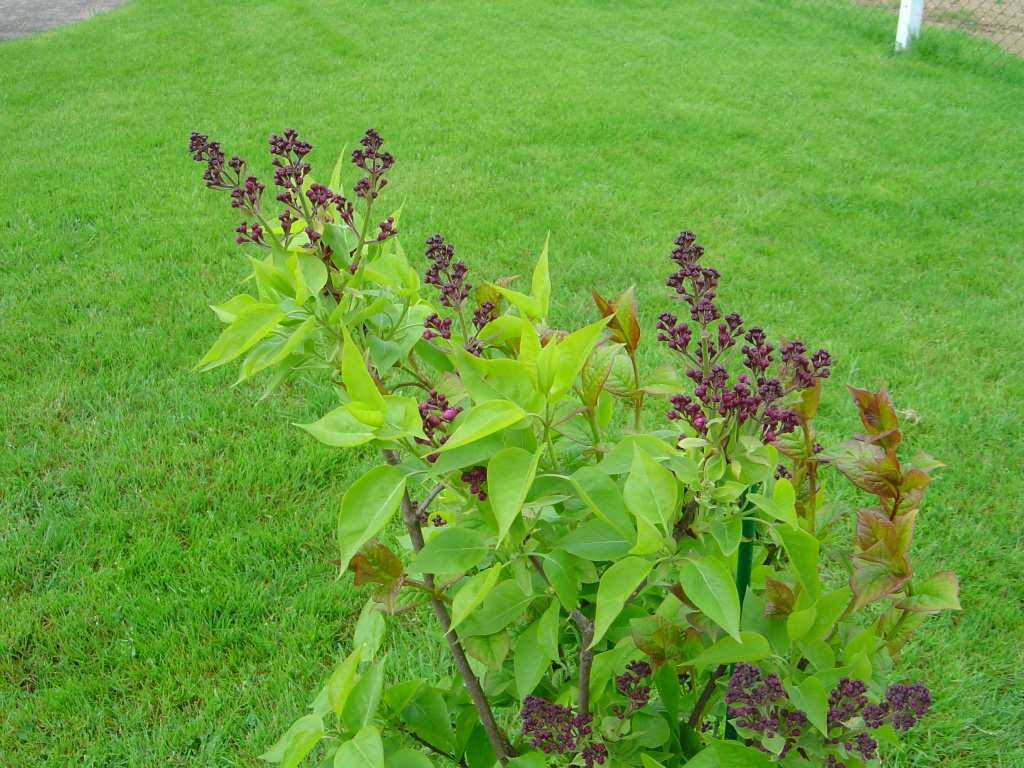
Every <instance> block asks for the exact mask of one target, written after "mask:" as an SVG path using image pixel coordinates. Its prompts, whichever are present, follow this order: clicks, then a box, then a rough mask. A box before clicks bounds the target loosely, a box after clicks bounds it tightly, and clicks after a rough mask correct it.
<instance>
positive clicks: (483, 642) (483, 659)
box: [463, 629, 509, 669]
mask: <svg viewBox="0 0 1024 768" xmlns="http://www.w3.org/2000/svg"><path fill="white" fill-rule="evenodd" d="M463 645H465V646H466V653H468V654H469V655H470V656H472V657H473V658H474V659H476V660H477V661H479V662H480V663H481V664H484V665H485V666H488V667H490V668H491V669H501V665H502V664H504V663H505V657H506V656H508V651H509V636H508V630H507V629H503V630H501V631H500V632H495V633H494V634H493V635H474V636H473V637H467V638H466V639H465V640H464V641H463Z"/></svg>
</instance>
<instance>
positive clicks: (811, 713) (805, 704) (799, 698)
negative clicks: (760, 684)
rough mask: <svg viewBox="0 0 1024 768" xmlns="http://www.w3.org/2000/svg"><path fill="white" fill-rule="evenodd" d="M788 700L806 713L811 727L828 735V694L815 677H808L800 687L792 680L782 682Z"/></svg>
mask: <svg viewBox="0 0 1024 768" xmlns="http://www.w3.org/2000/svg"><path fill="white" fill-rule="evenodd" d="M783 685H785V686H786V694H787V695H788V696H789V700H790V701H791V702H793V704H795V705H796V706H797V708H798V709H802V710H803V711H804V712H806V713H807V719H808V720H810V721H811V725H813V726H814V727H815V728H817V729H818V730H819V731H821V732H822V733H824V734H827V733H828V694H827V693H825V686H823V685H822V684H821V681H820V680H818V679H817V678H815V677H808V678H807V679H806V680H804V681H803V682H802V683H800V685H796V684H795V683H794V682H793V681H792V680H790V679H788V678H787V679H785V680H783Z"/></svg>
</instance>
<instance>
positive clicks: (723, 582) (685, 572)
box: [679, 557, 743, 642]
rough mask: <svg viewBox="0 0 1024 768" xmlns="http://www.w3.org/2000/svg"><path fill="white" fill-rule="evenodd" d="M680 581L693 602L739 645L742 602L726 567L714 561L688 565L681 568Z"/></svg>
mask: <svg viewBox="0 0 1024 768" xmlns="http://www.w3.org/2000/svg"><path fill="white" fill-rule="evenodd" d="M679 581H680V583H681V584H682V586H683V591H684V592H685V593H686V596H687V597H688V598H689V599H690V601H691V602H692V603H693V604H694V605H696V606H697V607H698V608H699V609H700V610H701V611H702V612H703V613H704V614H705V615H706V616H707V617H708V618H709V619H711V620H712V621H713V622H715V623H716V624H717V625H718V626H720V627H721V628H722V629H724V630H725V631H726V632H728V633H729V634H730V635H732V637H734V638H735V639H736V640H737V641H738V642H743V641H742V639H741V637H740V600H739V597H738V596H737V594H736V584H735V582H734V581H733V578H732V575H731V574H730V573H729V571H728V570H726V567H725V566H724V565H723V564H722V563H721V561H719V560H717V559H716V558H713V557H705V558H703V559H701V560H696V561H693V560H691V561H688V562H686V563H683V565H682V566H681V567H680V568H679Z"/></svg>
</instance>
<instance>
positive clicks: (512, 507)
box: [487, 448, 541, 544]
mask: <svg viewBox="0 0 1024 768" xmlns="http://www.w3.org/2000/svg"><path fill="white" fill-rule="evenodd" d="M540 456H541V452H540V451H538V452H536V453H529V452H527V451H524V450H523V449H522V448H506V449H505V450H503V451H499V452H498V453H496V454H495V455H494V457H493V458H492V459H491V460H490V462H488V464H487V495H488V497H489V498H490V500H491V509H492V510H493V511H494V517H495V519H496V520H497V521H498V539H497V542H496V543H497V544H501V542H502V540H503V539H504V538H505V534H506V533H508V529H509V527H510V526H511V525H512V521H513V520H515V519H516V517H518V515H519V512H520V511H521V510H522V508H523V504H524V503H526V495H527V494H528V493H529V492H530V486H531V485H533V479H534V477H535V476H536V474H537V464H538V463H539V462H540Z"/></svg>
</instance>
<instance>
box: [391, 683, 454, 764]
mask: <svg viewBox="0 0 1024 768" xmlns="http://www.w3.org/2000/svg"><path fill="white" fill-rule="evenodd" d="M402 719H403V720H405V722H407V723H408V724H409V726H410V727H411V728H412V730H413V732H415V733H416V735H417V736H419V737H420V738H421V739H423V740H424V741H426V742H427V743H428V744H433V745H434V746H435V747H438V748H440V749H444V750H447V749H450V748H451V747H452V746H453V745H454V744H455V734H454V733H453V731H452V721H451V717H450V716H449V714H448V707H447V706H445V703H444V698H443V697H442V696H441V694H440V693H439V692H438V691H437V689H436V688H431V687H430V686H423V687H422V688H420V690H419V691H418V692H417V693H416V695H415V696H413V699H412V701H410V702H409V703H408V704H407V705H406V707H405V709H403V710H402Z"/></svg>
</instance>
